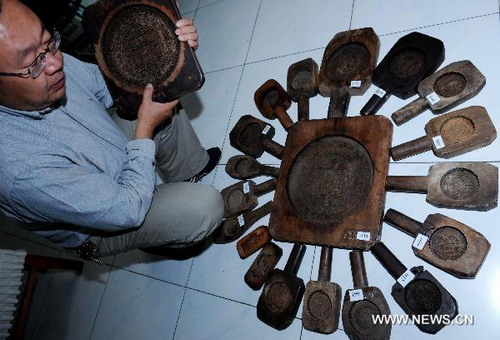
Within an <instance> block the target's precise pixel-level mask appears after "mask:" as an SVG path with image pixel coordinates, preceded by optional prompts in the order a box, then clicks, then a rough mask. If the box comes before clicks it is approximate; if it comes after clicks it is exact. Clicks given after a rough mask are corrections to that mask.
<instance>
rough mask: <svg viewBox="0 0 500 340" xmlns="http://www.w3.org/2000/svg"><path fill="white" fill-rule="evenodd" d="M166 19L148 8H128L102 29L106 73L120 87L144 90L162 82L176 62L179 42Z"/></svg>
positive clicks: (157, 11)
mask: <svg viewBox="0 0 500 340" xmlns="http://www.w3.org/2000/svg"><path fill="white" fill-rule="evenodd" d="M175 30H176V27H175V25H174V24H173V23H172V22H171V21H170V19H169V18H168V16H167V15H166V14H165V13H163V12H162V11H160V10H159V9H156V8H154V7H151V6H146V5H131V6H126V7H124V8H122V9H121V10H119V11H118V12H116V13H115V14H114V15H113V17H112V18H111V19H110V21H109V23H108V25H107V26H106V29H105V32H104V34H103V36H102V41H101V48H102V55H103V58H104V62H105V63H106V66H107V68H108V69H109V71H110V72H111V73H112V74H113V75H114V77H115V78H116V79H117V80H118V81H119V82H120V83H121V84H123V85H125V86H128V87H131V88H137V89H141V90H142V89H144V87H145V86H146V84H147V83H153V84H157V83H160V82H162V81H164V80H166V79H167V78H168V77H169V75H170V74H171V73H172V72H173V71H174V69H175V68H176V66H177V62H178V60H179V50H180V43H179V41H178V39H177V36H176V35H175Z"/></svg>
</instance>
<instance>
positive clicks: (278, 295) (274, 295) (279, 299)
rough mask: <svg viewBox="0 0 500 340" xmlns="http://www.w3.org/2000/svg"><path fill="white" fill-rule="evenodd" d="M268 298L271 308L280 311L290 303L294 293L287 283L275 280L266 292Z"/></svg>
mask: <svg viewBox="0 0 500 340" xmlns="http://www.w3.org/2000/svg"><path fill="white" fill-rule="evenodd" d="M266 300H267V303H268V305H269V307H270V308H271V310H273V311H274V312H276V313H280V312H283V311H284V310H285V309H287V307H288V306H289V305H290V303H291V302H292V295H291V294H290V290H289V289H288V286H287V285H286V284H285V283H283V282H275V283H273V284H272V286H271V287H270V288H269V291H268V292H267V294H266Z"/></svg>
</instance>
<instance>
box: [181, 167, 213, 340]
mask: <svg viewBox="0 0 500 340" xmlns="http://www.w3.org/2000/svg"><path fill="white" fill-rule="evenodd" d="M215 175H217V169H216V171H215ZM214 178H215V177H214ZM212 182H213V181H212ZM194 259H195V258H192V259H191V266H190V267H189V273H188V277H187V279H186V284H185V285H184V293H183V294H182V300H181V306H180V307H179V313H178V314H177V320H176V321H175V328H174V334H172V340H174V339H175V334H176V333H177V326H178V325H179V320H180V318H181V313H182V307H183V306H184V299H185V298H186V293H187V287H188V284H189V279H190V278H191V271H192V270H193V266H194Z"/></svg>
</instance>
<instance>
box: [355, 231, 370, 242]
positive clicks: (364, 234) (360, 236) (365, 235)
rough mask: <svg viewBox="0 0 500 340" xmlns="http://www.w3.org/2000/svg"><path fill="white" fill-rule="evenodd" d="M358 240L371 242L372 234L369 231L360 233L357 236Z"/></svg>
mask: <svg viewBox="0 0 500 340" xmlns="http://www.w3.org/2000/svg"><path fill="white" fill-rule="evenodd" d="M356 240H359V241H370V233H369V232H367V231H358V232H357V234H356Z"/></svg>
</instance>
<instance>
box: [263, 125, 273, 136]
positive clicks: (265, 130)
mask: <svg viewBox="0 0 500 340" xmlns="http://www.w3.org/2000/svg"><path fill="white" fill-rule="evenodd" d="M269 130H271V126H270V125H266V127H265V128H264V130H262V133H263V134H266V133H268V132H269Z"/></svg>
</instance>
